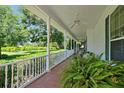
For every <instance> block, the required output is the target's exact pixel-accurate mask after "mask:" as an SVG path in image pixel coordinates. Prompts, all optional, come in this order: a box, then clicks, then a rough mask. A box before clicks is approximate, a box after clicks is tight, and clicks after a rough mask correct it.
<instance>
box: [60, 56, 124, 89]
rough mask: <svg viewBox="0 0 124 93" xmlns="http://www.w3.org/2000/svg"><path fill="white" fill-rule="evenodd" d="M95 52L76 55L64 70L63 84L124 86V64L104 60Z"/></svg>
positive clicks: (79, 86) (106, 86)
mask: <svg viewBox="0 0 124 93" xmlns="http://www.w3.org/2000/svg"><path fill="white" fill-rule="evenodd" d="M100 57H101V56H96V55H95V54H90V55H87V57H85V56H83V57H80V56H76V57H74V58H73V61H72V62H71V64H70V66H69V67H68V68H67V69H66V70H65V71H64V75H63V78H62V86H63V87H69V88H72V87H74V88H81V87H83V88H99V87H102V88H104V87H105V88H108V87H109V88H111V87H124V84H123V82H124V75H123V73H124V64H119V63H117V62H114V61H111V62H109V61H104V60H101V59H100Z"/></svg>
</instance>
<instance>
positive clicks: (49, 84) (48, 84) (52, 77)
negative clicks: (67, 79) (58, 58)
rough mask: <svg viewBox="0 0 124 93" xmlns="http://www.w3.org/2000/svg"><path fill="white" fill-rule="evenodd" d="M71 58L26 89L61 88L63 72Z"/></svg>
mask: <svg viewBox="0 0 124 93" xmlns="http://www.w3.org/2000/svg"><path fill="white" fill-rule="evenodd" d="M70 60H71V57H70V58H68V59H67V60H65V61H63V62H62V63H61V64H59V65H57V66H56V67H54V68H53V69H51V71H50V72H48V73H46V74H44V75H43V76H41V77H40V78H38V79H37V80H35V81H33V82H32V83H31V84H29V85H28V86H27V87H26V88H60V87H61V84H60V79H61V76H62V72H63V71H64V69H65V68H66V67H67V66H68V65H69V62H70Z"/></svg>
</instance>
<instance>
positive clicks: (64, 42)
mask: <svg viewBox="0 0 124 93" xmlns="http://www.w3.org/2000/svg"><path fill="white" fill-rule="evenodd" d="M66 46H67V44H66V31H64V50H65V51H66V52H65V57H67V49H66Z"/></svg>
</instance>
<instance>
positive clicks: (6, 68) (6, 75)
mask: <svg viewBox="0 0 124 93" xmlns="http://www.w3.org/2000/svg"><path fill="white" fill-rule="evenodd" d="M7 77H8V65H6V66H5V88H7V83H8V79H7Z"/></svg>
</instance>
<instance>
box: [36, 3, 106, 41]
mask: <svg viewBox="0 0 124 93" xmlns="http://www.w3.org/2000/svg"><path fill="white" fill-rule="evenodd" d="M38 7H39V8H40V9H42V10H43V11H44V12H46V13H47V14H48V15H49V16H50V17H51V18H53V19H54V20H55V21H57V22H58V23H59V24H60V25H62V26H63V27H64V28H65V29H66V30H68V31H69V32H70V33H71V34H73V36H74V37H76V39H78V40H84V39H85V36H86V30H87V29H88V28H94V27H95V25H96V23H97V21H98V20H99V18H100V17H101V16H102V14H103V12H104V10H105V9H106V7H107V5H38ZM77 14H78V16H77V17H76V15H77ZM75 19H79V20H80V24H79V25H76V26H74V27H73V28H71V25H72V24H73V23H74V20H75Z"/></svg>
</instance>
